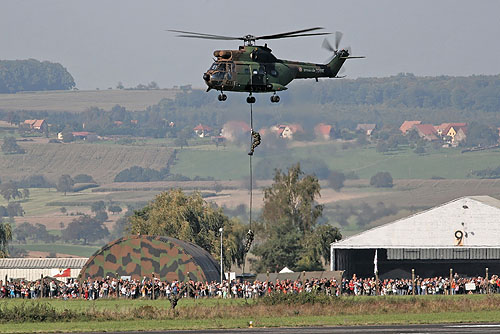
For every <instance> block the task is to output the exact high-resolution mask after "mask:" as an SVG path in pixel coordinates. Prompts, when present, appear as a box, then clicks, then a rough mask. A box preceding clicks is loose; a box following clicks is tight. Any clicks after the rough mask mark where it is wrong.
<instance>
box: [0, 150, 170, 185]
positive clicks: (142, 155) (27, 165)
mask: <svg viewBox="0 0 500 334" xmlns="http://www.w3.org/2000/svg"><path fill="white" fill-rule="evenodd" d="M21 146H22V147H23V148H24V149H25V150H26V153H25V154H10V155H3V154H2V155H1V159H0V170H2V177H3V180H6V179H9V178H12V179H21V178H22V177H24V176H30V175H34V174H43V175H45V176H46V177H48V178H49V179H51V180H53V181H56V180H57V178H59V177H60V176H61V175H63V174H69V175H71V176H75V175H77V174H89V175H91V176H92V177H93V178H94V180H95V181H96V182H98V183H104V182H112V181H113V179H114V177H115V176H116V174H118V173H119V172H120V171H122V170H124V169H126V168H129V167H132V166H141V167H148V168H153V169H158V170H159V169H161V168H164V167H166V166H167V163H168V160H169V159H170V156H171V155H172V153H173V149H172V148H167V147H163V146H153V145H148V146H125V145H117V144H87V143H71V144H36V143H35V144H33V143H21Z"/></svg>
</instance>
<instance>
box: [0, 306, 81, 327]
mask: <svg viewBox="0 0 500 334" xmlns="http://www.w3.org/2000/svg"><path fill="white" fill-rule="evenodd" d="M7 305H8V304H4V305H3V306H1V305H0V322H3V323H5V322H20V323H22V322H28V321H29V322H46V321H62V320H73V319H78V318H82V317H83V316H84V315H83V314H78V313H76V312H74V311H71V310H67V309H65V310H63V311H58V310H56V308H55V307H54V306H52V305H51V304H49V303H35V302H31V303H28V302H23V303H21V304H14V305H10V306H7Z"/></svg>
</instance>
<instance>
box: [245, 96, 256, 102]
mask: <svg viewBox="0 0 500 334" xmlns="http://www.w3.org/2000/svg"><path fill="white" fill-rule="evenodd" d="M247 103H255V97H253V96H249V97H247Z"/></svg>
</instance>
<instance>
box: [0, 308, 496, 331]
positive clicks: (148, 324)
mask: <svg viewBox="0 0 500 334" xmlns="http://www.w3.org/2000/svg"><path fill="white" fill-rule="evenodd" d="M499 317H500V311H499V310H492V311H481V312H443V313H420V314H367V315H364V314H350V315H339V316H301V315H297V316H274V317H261V318H256V317H253V316H252V315H249V316H247V317H242V318H227V319H226V318H224V319H192V320H186V319H171V320H123V321H116V320H113V321H75V322H53V323H29V322H28V323H17V324H11V323H6V324H2V325H1V326H0V333H47V332H89V331H102V332H105V331H106V332H109V331H147V330H154V331H161V330H174V329H180V330H181V329H193V330H196V329H223V328H246V327H248V323H249V321H253V324H254V327H304V326H356V325H359V326H361V325H391V324H393V325H402V324H438V323H472V322H474V323H488V322H495V321H498V319H499Z"/></svg>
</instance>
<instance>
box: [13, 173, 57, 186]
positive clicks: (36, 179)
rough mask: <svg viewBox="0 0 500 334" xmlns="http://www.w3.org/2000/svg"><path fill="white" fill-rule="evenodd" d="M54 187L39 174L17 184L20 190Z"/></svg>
mask: <svg viewBox="0 0 500 334" xmlns="http://www.w3.org/2000/svg"><path fill="white" fill-rule="evenodd" d="M55 186H56V185H55V184H54V183H51V182H49V181H48V180H47V179H46V178H45V176H43V175H40V174H34V175H30V176H28V177H25V178H23V179H22V180H21V181H19V182H18V187H20V188H55Z"/></svg>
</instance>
